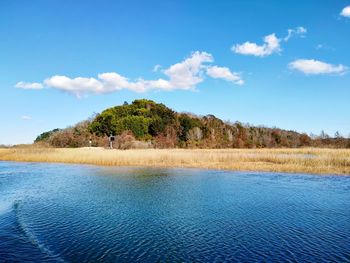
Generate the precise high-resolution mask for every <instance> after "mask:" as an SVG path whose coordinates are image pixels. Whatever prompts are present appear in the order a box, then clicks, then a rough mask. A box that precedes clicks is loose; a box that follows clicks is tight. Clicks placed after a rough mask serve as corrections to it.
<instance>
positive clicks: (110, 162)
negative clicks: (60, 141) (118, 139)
mask: <svg viewBox="0 0 350 263" xmlns="http://www.w3.org/2000/svg"><path fill="white" fill-rule="evenodd" d="M0 160H6V161H29V162H59V163H79V164H96V165H105V166H152V167H191V168H208V169H227V170H247V171H272V172H295V173H298V172H300V173H315V174H348V175H350V150H343V149H317V148H303V149H218V150H216V149H215V150H214V149H212V150H208V149H196V150H189V149H164V150H161V149H148V150H125V151H123V150H107V149H102V148H91V149H90V148H77V149H57V148H30V147H29V148H12V149H0Z"/></svg>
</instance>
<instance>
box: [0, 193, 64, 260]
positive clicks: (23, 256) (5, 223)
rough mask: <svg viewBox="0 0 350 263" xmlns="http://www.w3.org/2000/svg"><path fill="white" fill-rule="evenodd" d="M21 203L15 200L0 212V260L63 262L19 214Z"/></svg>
mask: <svg viewBox="0 0 350 263" xmlns="http://www.w3.org/2000/svg"><path fill="white" fill-rule="evenodd" d="M21 204H22V201H21V200H16V201H15V202H14V203H13V205H12V209H9V210H3V211H4V212H3V213H0V262H1V259H6V260H5V262H7V261H9V262H24V261H26V262H28V261H33V262H37V261H44V262H50V263H51V262H52V263H54V262H55V263H57V262H65V261H64V260H63V259H62V258H61V257H60V256H59V255H57V254H55V253H54V252H53V251H51V250H49V249H48V248H47V247H46V246H45V245H44V244H43V243H41V242H40V241H39V239H38V238H37V237H36V236H35V234H34V233H33V232H32V231H31V229H30V227H28V225H27V224H26V223H25V220H24V217H23V216H22V215H21Z"/></svg>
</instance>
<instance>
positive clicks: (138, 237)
mask: <svg viewBox="0 0 350 263" xmlns="http://www.w3.org/2000/svg"><path fill="white" fill-rule="evenodd" d="M8 261H9V262H23V261H32V262H224V261H231V262H247V261H249V262H261V261H275V262H276V261H279V262H297V261H303V262H330V261H336V262H350V177H346V176H331V175H330V176H314V175H294V174H276V173H251V172H249V173H247V172H244V173H243V172H227V171H213V170H192V169H143V168H103V167H96V166H80V165H63V164H40V163H15V162H0V262H8Z"/></svg>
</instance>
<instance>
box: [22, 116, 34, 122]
mask: <svg viewBox="0 0 350 263" xmlns="http://www.w3.org/2000/svg"><path fill="white" fill-rule="evenodd" d="M21 119H22V120H24V121H30V120H31V119H32V117H30V116H27V115H22V116H21Z"/></svg>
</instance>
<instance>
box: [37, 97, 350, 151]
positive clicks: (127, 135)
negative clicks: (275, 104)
mask: <svg viewBox="0 0 350 263" xmlns="http://www.w3.org/2000/svg"><path fill="white" fill-rule="evenodd" d="M109 136H115V138H116V141H115V144H116V147H117V148H121V149H127V148H150V147H153V148H175V147H179V148H277V147H289V148H297V147H306V146H312V147H336V148H350V139H348V138H343V137H342V136H341V135H340V134H339V133H337V135H336V136H335V137H330V136H328V135H326V134H325V133H324V132H323V133H322V134H321V135H320V136H314V135H312V136H309V135H307V134H305V133H298V132H295V131H288V130H283V129H279V128H267V127H263V126H251V125H248V124H242V123H240V122H235V123H230V122H225V121H223V120H221V119H219V118H217V117H215V116H214V115H206V116H197V115H194V114H191V113H178V112H175V111H173V110H172V109H170V108H168V107H167V106H165V105H164V104H160V103H156V102H154V101H152V100H146V99H141V100H135V101H133V102H132V103H131V104H128V103H126V102H125V103H124V104H123V105H120V106H115V107H112V108H108V109H106V110H104V111H103V112H101V113H100V114H97V115H96V116H94V117H93V118H91V119H89V120H86V121H83V122H80V123H78V124H77V125H75V126H73V127H68V128H66V129H54V130H52V131H48V132H44V133H42V134H41V135H39V136H38V137H37V138H36V140H35V143H40V144H46V145H49V146H53V147H84V146H88V145H89V141H90V140H91V142H92V146H101V147H106V146H107V145H108V137H109Z"/></svg>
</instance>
